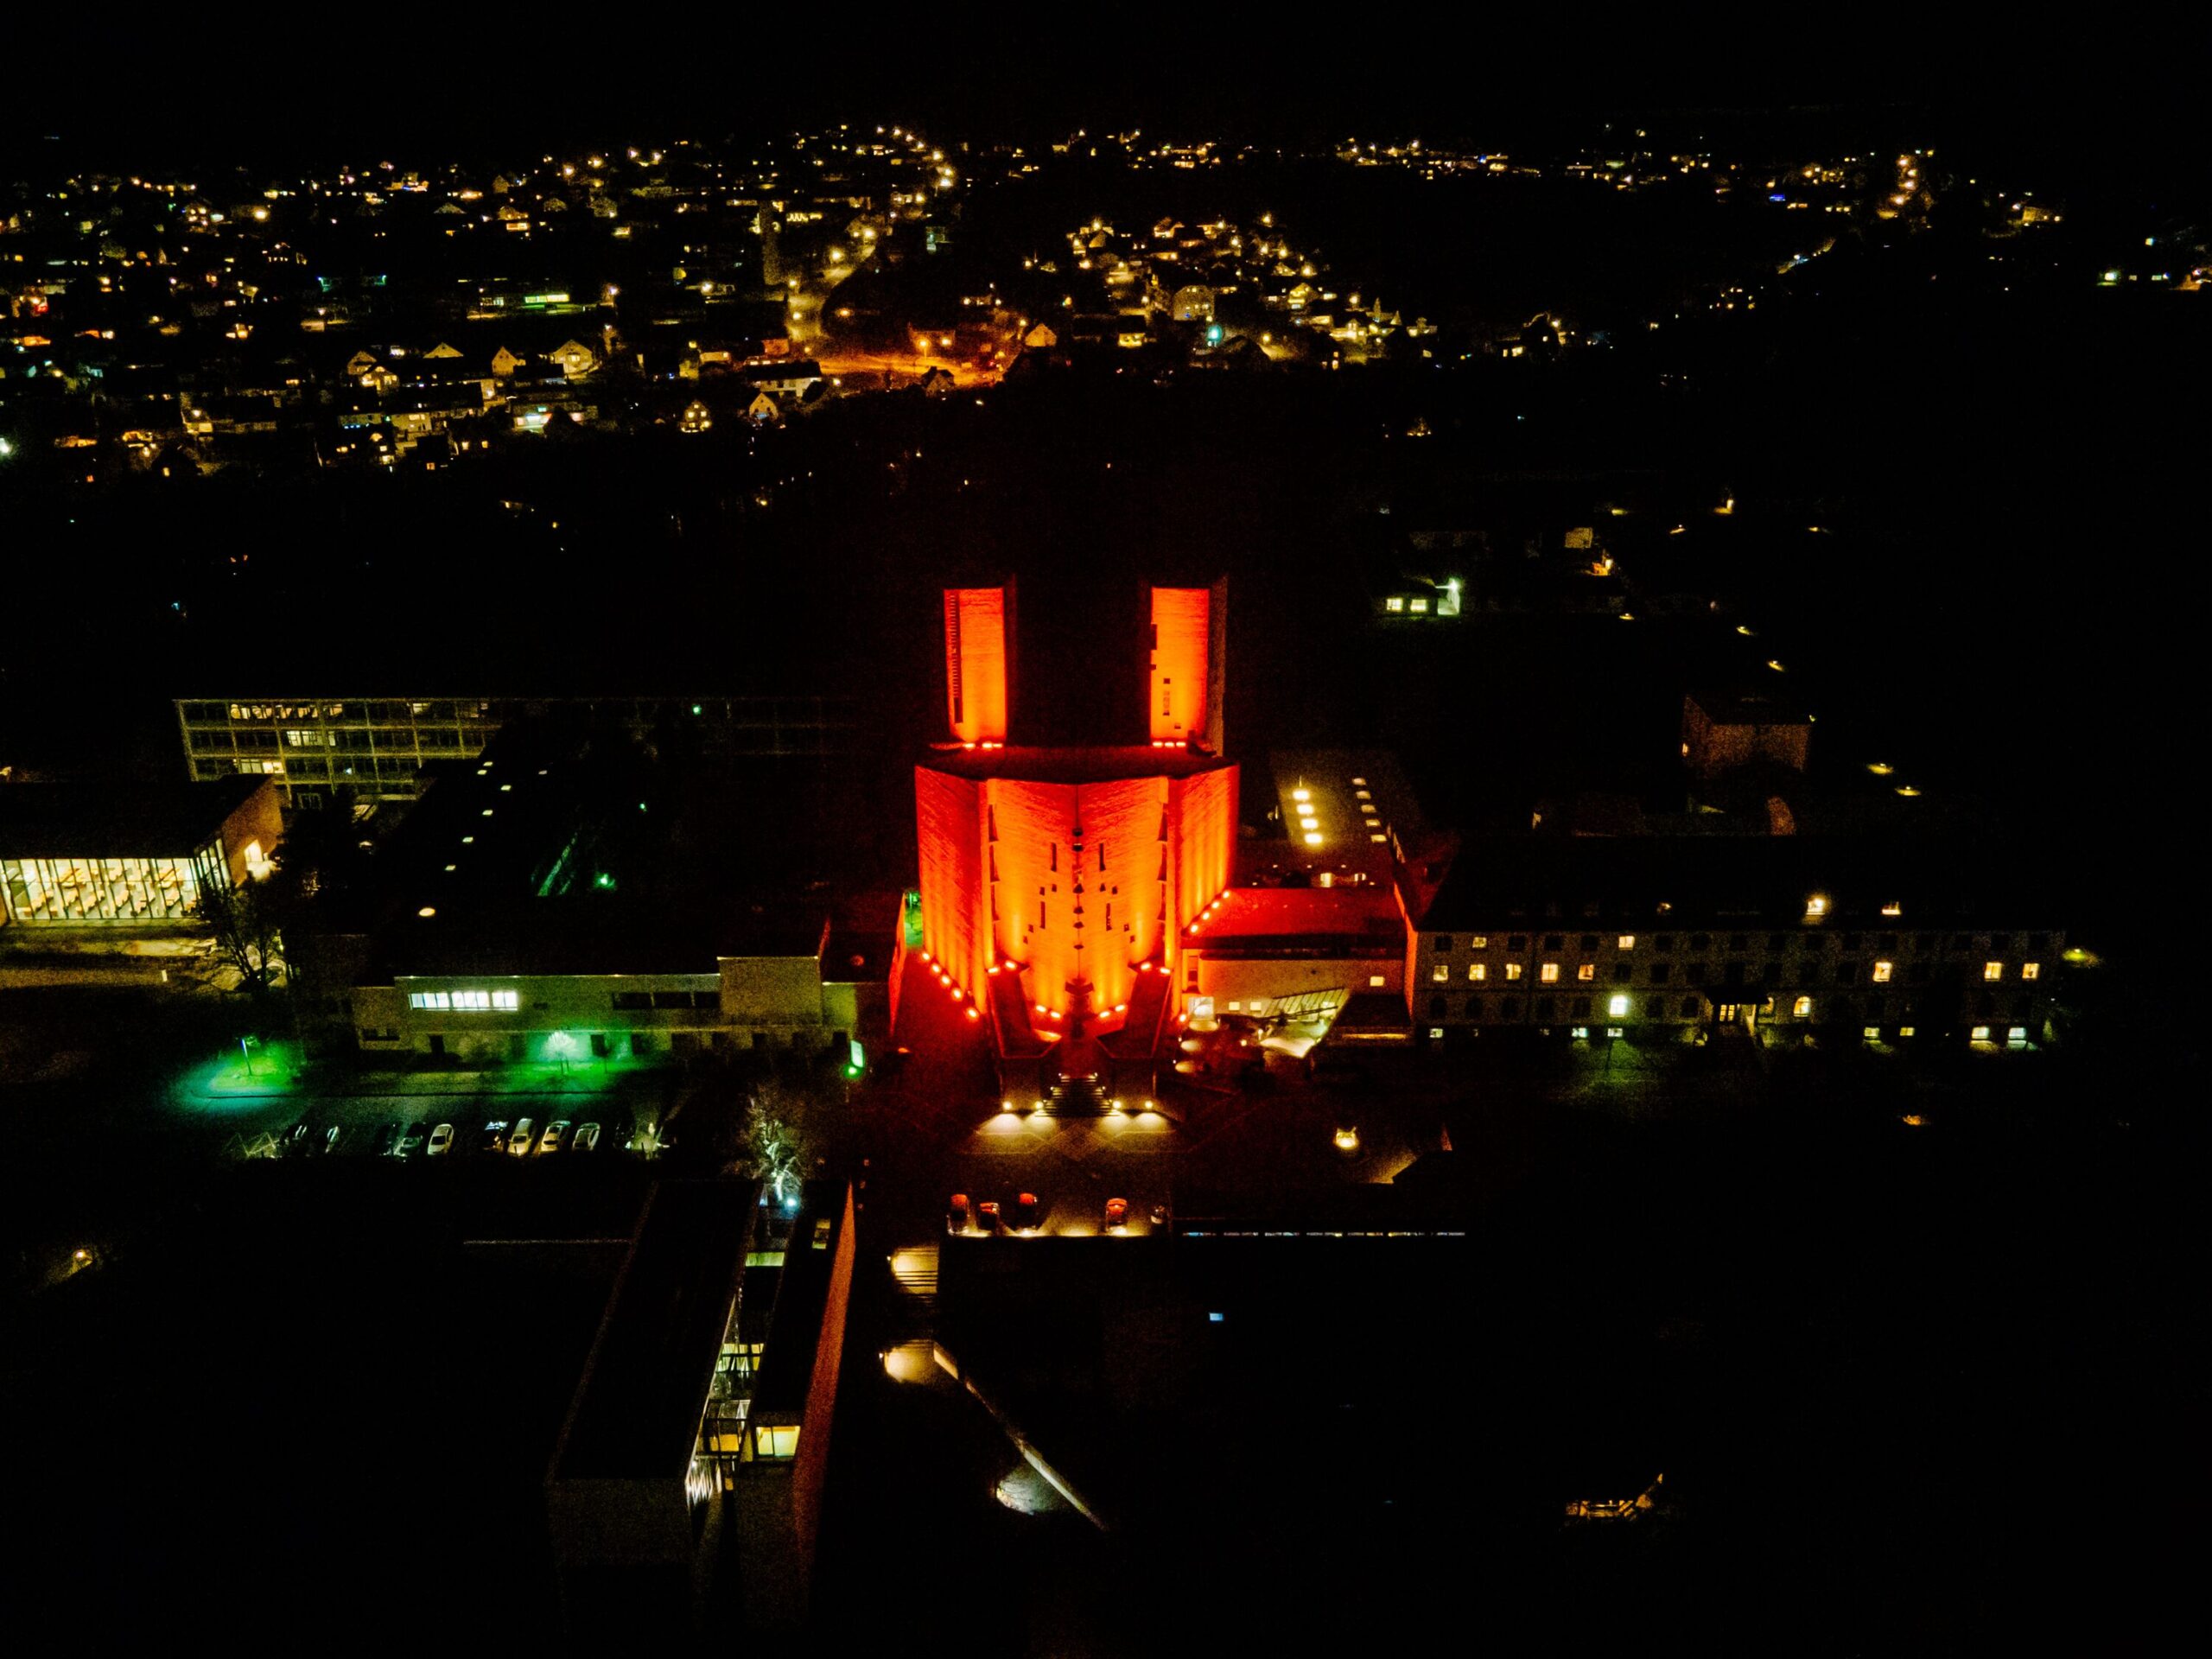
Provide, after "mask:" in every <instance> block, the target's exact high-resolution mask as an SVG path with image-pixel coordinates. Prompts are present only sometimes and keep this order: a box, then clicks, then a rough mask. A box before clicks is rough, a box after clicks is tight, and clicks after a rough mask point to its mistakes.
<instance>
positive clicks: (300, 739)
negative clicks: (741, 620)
mask: <svg viewBox="0 0 2212 1659" xmlns="http://www.w3.org/2000/svg"><path fill="white" fill-rule="evenodd" d="M549 709H582V710H584V711H585V712H587V713H588V714H589V715H592V716H593V717H594V718H597V719H601V720H611V721H617V722H619V723H620V724H621V725H623V726H625V727H626V728H629V729H630V730H631V731H632V734H635V735H637V736H639V737H646V736H650V735H652V734H654V733H655V732H657V731H659V730H662V729H664V728H667V727H669V726H671V725H674V726H678V727H682V726H686V725H688V726H690V727H692V728H696V731H697V732H698V734H699V741H701V743H702V746H704V747H707V748H709V749H710V750H713V751H715V752H718V753H725V754H736V755H810V754H841V753H845V752H846V751H847V750H848V749H849V747H851V744H852V730H853V711H852V706H851V704H850V703H849V702H847V701H846V700H844V699H842V698H836V697H817V696H747V697H728V696H723V697H539V698H518V697H304V698H270V699H255V700H245V699H237V698H221V699H210V698H202V697H180V698H178V699H177V700H176V713H177V726H178V728H179V730H180V731H181V733H182V734H183V737H184V754H185V764H186V766H188V767H189V768H190V771H191V775H192V777H193V778H194V779H196V780H199V781H202V782H206V781H210V780H213V779H218V778H230V777H237V776H240V775H244V776H246V777H256V778H267V779H270V782H272V783H273V784H275V785H276V786H277V789H278V791H280V792H281V793H282V795H283V801H284V804H286V805H287V806H302V807H313V806H322V805H326V804H330V803H331V802H334V801H340V800H344V801H355V802H363V803H371V802H376V801H410V800H413V799H414V798H416V796H417V795H419V794H420V793H421V792H422V787H423V785H422V782H421V774H422V771H423V766H424V765H425V764H426V763H428V762H429V761H432V760H474V759H475V758H476V756H477V755H478V754H479V753H481V752H482V750H483V747H484V745H485V744H486V742H487V741H489V740H490V739H491V737H492V734H493V733H495V732H497V731H498V730H499V728H501V727H502V726H504V725H505V724H506V723H507V722H508V721H511V720H515V719H518V718H520V717H522V716H523V715H529V714H534V713H541V712H544V711H546V710H549Z"/></svg>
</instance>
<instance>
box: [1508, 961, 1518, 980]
mask: <svg viewBox="0 0 2212 1659" xmlns="http://www.w3.org/2000/svg"><path fill="white" fill-rule="evenodd" d="M1505 976H1506V977H1507V978H1508V979H1518V978H1520V977H1521V964H1520V963H1517V962H1509V963H1506V964H1505Z"/></svg>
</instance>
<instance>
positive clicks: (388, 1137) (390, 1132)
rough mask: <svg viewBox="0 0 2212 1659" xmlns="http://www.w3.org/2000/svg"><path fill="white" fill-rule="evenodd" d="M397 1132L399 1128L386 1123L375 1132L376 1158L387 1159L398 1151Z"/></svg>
mask: <svg viewBox="0 0 2212 1659" xmlns="http://www.w3.org/2000/svg"><path fill="white" fill-rule="evenodd" d="M399 1132H400V1126H399V1125H398V1124H397V1123H387V1124H385V1126H384V1127H383V1128H380V1129H378V1131H377V1156H378V1157H379V1158H384V1157H388V1156H390V1155H391V1154H392V1153H395V1152H397V1151H398V1150H399Z"/></svg>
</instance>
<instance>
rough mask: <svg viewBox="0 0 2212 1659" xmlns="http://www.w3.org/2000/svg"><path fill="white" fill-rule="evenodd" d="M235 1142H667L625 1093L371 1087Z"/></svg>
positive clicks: (268, 1146) (309, 1152) (445, 1147)
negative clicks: (462, 1092) (417, 1092)
mask: <svg viewBox="0 0 2212 1659" xmlns="http://www.w3.org/2000/svg"><path fill="white" fill-rule="evenodd" d="M239 1138H240V1140H241V1141H243V1143H244V1144H242V1145H240V1146H238V1147H233V1148H232V1149H233V1150H234V1151H236V1152H237V1153H238V1154H240V1155H242V1156H245V1157H258V1158H279V1157H281V1158H299V1157H343V1158H395V1159H399V1160H414V1159H432V1158H485V1157H504V1158H509V1159H512V1160H518V1161H530V1162H537V1161H539V1160H545V1159H550V1158H561V1159H575V1158H610V1157H620V1156H624V1155H643V1156H650V1155H652V1154H653V1153H655V1152H657V1151H658V1150H659V1149H660V1142H659V1139H658V1132H657V1128H656V1125H655V1123H654V1121H653V1120H652V1117H651V1115H650V1114H649V1115H648V1116H646V1118H645V1119H644V1120H643V1121H641V1120H640V1117H639V1114H638V1113H637V1112H636V1111H635V1110H634V1109H632V1108H631V1107H629V1106H627V1105H625V1104H623V1103H620V1102H619V1101H614V1100H606V1099H594V1100H586V1101H579V1100H576V1099H575V1098H573V1097H568V1096H558V1095H554V1096H530V1095H501V1096H461V1097H459V1098H452V1099H448V1098H438V1099H431V1100H425V1099H423V1098H421V1097H418V1096H371V1097H367V1098H357V1099H347V1100H343V1101H337V1102H332V1101H321V1102H318V1103H316V1104H315V1106H314V1107H312V1108H310V1109H308V1110H306V1111H303V1112H302V1113H300V1115H299V1116H296V1117H295V1118H293V1119H292V1120H291V1121H290V1122H285V1123H282V1124H278V1125H276V1126H273V1127H264V1128H257V1130H256V1131H255V1132H254V1133H253V1134H251V1135H250V1136H248V1135H244V1134H241V1136H240V1137H239Z"/></svg>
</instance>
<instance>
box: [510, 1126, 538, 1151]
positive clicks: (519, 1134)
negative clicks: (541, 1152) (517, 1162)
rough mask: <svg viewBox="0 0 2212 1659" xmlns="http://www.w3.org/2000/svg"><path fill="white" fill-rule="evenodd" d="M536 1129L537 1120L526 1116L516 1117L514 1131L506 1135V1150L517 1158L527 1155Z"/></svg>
mask: <svg viewBox="0 0 2212 1659" xmlns="http://www.w3.org/2000/svg"><path fill="white" fill-rule="evenodd" d="M536 1133H537V1120H536V1119H534V1118H528V1117H518V1118H517V1119H516V1120H515V1128H514V1133H513V1134H512V1135H509V1136H508V1137H507V1150H508V1151H509V1152H510V1153H512V1154H513V1155H514V1156H515V1157H518V1158H527V1157H529V1156H530V1148H531V1140H532V1138H533V1137H534V1136H535V1135H536Z"/></svg>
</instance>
